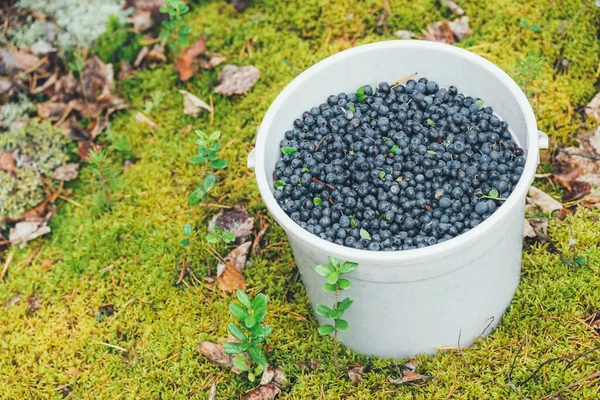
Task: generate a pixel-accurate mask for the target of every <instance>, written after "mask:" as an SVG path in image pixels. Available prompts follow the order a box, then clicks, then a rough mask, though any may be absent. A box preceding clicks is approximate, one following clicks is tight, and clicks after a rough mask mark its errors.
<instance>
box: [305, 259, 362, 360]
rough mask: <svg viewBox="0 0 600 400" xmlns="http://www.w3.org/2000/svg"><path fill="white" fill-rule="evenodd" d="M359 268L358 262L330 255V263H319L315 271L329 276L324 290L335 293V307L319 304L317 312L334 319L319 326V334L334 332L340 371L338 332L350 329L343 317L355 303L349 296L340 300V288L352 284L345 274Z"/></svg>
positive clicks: (335, 349)
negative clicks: (341, 259)
mask: <svg viewBox="0 0 600 400" xmlns="http://www.w3.org/2000/svg"><path fill="white" fill-rule="evenodd" d="M356 268H358V264H357V263H354V262H350V261H346V262H342V261H340V260H338V259H337V258H334V257H329V264H328V265H322V264H321V265H317V266H316V268H315V271H316V272H317V274H319V275H321V276H322V277H325V278H327V283H326V284H324V285H323V290H324V291H326V292H333V293H334V303H333V307H331V308H330V307H327V306H324V305H318V306H317V308H316V312H317V314H319V315H320V316H322V317H325V318H329V319H331V320H333V323H332V324H325V325H321V326H320V327H319V334H321V335H330V334H332V333H333V362H334V364H335V369H336V371H339V366H338V360H337V347H338V343H337V342H338V340H337V336H338V332H339V331H346V330H348V321H346V320H345V319H343V316H344V312H345V311H346V310H347V309H348V308H350V306H351V305H352V303H353V300H351V299H350V298H349V297H346V298H345V299H344V300H342V301H339V293H340V290H346V289H349V288H350V287H351V286H352V284H351V282H350V281H349V280H348V279H346V278H342V276H343V275H345V274H349V273H351V272H352V271H354V270H356Z"/></svg>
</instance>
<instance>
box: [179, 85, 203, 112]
mask: <svg viewBox="0 0 600 400" xmlns="http://www.w3.org/2000/svg"><path fill="white" fill-rule="evenodd" d="M179 93H181V94H182V95H183V113H184V114H185V115H193V116H194V117H197V116H198V114H200V111H202V110H206V111H210V106H209V105H208V104H206V103H205V102H204V101H202V100H200V99H199V98H198V97H196V96H194V95H193V94H191V93H190V92H186V91H185V90H180V91H179Z"/></svg>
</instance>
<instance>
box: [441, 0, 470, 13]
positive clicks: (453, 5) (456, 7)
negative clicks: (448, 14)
mask: <svg viewBox="0 0 600 400" xmlns="http://www.w3.org/2000/svg"><path fill="white" fill-rule="evenodd" d="M442 5H444V6H446V7H448V8H449V9H450V11H452V14H454V15H456V16H459V17H462V16H463V15H465V10H463V9H462V8H461V7H460V6H459V5H458V4H456V3H455V2H454V1H452V0H442Z"/></svg>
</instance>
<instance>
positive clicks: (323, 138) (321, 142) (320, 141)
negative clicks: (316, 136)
mask: <svg viewBox="0 0 600 400" xmlns="http://www.w3.org/2000/svg"><path fill="white" fill-rule="evenodd" d="M327 136H329V135H325V136H323V137H322V138H321V140H319V143H317V147H315V151H319V147H321V144H323V141H324V140H325V138H326V137H327Z"/></svg>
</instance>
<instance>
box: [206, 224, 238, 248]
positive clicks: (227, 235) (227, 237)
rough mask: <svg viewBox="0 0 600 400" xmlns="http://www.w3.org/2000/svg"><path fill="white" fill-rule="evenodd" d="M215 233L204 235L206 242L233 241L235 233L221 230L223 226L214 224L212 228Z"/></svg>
mask: <svg viewBox="0 0 600 400" xmlns="http://www.w3.org/2000/svg"><path fill="white" fill-rule="evenodd" d="M213 230H214V231H215V233H209V234H208V235H206V241H207V242H208V243H219V242H223V243H225V244H229V243H233V242H235V235H234V234H233V233H231V232H227V231H225V232H224V231H223V228H221V227H220V226H215V228H214V229H213Z"/></svg>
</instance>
